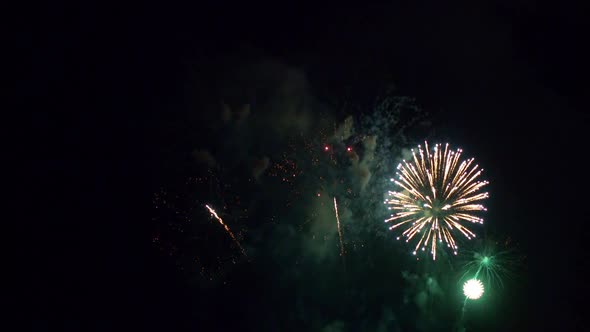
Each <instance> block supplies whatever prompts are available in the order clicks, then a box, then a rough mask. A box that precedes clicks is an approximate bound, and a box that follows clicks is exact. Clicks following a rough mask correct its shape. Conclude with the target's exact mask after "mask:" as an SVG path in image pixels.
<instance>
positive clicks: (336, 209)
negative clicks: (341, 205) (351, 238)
mask: <svg viewBox="0 0 590 332" xmlns="http://www.w3.org/2000/svg"><path fill="white" fill-rule="evenodd" d="M334 211H336V224H337V225H338V237H339V238H340V256H344V243H343V242H342V230H341V229H340V217H338V204H337V203H336V197H334Z"/></svg>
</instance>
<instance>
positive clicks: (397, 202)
mask: <svg viewBox="0 0 590 332" xmlns="http://www.w3.org/2000/svg"><path fill="white" fill-rule="evenodd" d="M461 152H462V150H461V149H458V150H457V151H453V150H450V149H449V144H446V145H445V147H444V149H443V148H442V146H441V144H436V145H435V146H434V152H433V153H432V154H431V151H430V149H429V148H428V143H426V142H425V150H422V147H421V146H418V154H419V156H418V155H417V154H416V151H414V150H412V156H413V161H410V162H407V161H403V163H402V164H400V165H399V166H398V167H397V169H398V172H397V173H396V175H397V178H398V179H397V180H396V179H391V181H392V182H394V183H395V184H396V185H397V186H398V187H400V189H401V190H400V191H390V192H389V193H388V194H389V196H390V198H389V199H387V200H386V201H385V203H386V204H388V205H390V207H389V209H390V210H394V211H396V212H395V213H393V214H392V215H391V217H390V218H389V219H386V220H385V222H391V221H395V222H396V223H395V224H394V225H392V226H391V227H390V228H389V229H394V228H397V227H399V226H402V225H406V226H407V228H406V229H405V230H404V232H403V233H402V235H403V236H404V237H406V242H409V241H410V240H411V239H412V238H414V236H415V235H416V234H420V236H419V241H418V244H417V245H416V247H415V249H414V252H413V253H414V254H416V251H417V250H418V249H419V248H420V247H422V250H423V251H424V250H426V248H427V247H430V254H431V255H432V259H433V260H436V251H437V243H443V241H444V242H445V243H446V244H447V247H449V248H451V249H452V250H453V252H454V254H455V255H456V254H457V249H458V246H457V243H456V241H455V238H454V237H453V231H455V230H456V231H458V232H460V233H461V234H463V236H465V237H466V238H468V239H471V238H473V237H475V236H476V235H475V233H473V232H472V231H471V230H470V229H468V228H467V227H466V226H465V225H463V223H462V222H464V221H468V222H471V223H479V224H483V219H481V218H479V217H477V216H476V215H474V213H475V212H478V211H485V210H486V208H485V207H484V206H483V205H481V204H476V202H477V201H481V200H483V199H485V198H488V193H477V192H478V191H479V190H480V189H481V188H482V187H484V186H485V185H487V184H488V182H487V181H478V180H477V178H478V177H479V176H480V174H481V172H482V171H483V170H482V169H479V168H478V167H479V165H473V161H474V159H473V158H472V159H468V160H464V161H461V160H460V158H461ZM398 239H399V237H398Z"/></svg>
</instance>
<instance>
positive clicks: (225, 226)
mask: <svg viewBox="0 0 590 332" xmlns="http://www.w3.org/2000/svg"><path fill="white" fill-rule="evenodd" d="M205 207H206V208H207V210H209V212H210V213H211V215H212V216H213V217H215V219H217V221H219V223H220V224H221V225H222V226H223V228H225V231H226V232H227V234H229V236H230V237H231V238H232V240H234V242H235V243H236V244H237V245H238V247H239V248H240V250H241V251H242V254H244V256H246V257H248V256H247V255H246V251H245V250H244V248H242V246H241V245H240V242H239V241H238V239H236V237H235V236H234V233H232V231H231V230H230V229H229V227H227V225H226V224H225V223H224V222H223V220H222V219H221V218H220V217H219V216H218V215H217V212H215V210H213V209H212V208H211V207H210V206H209V205H205Z"/></svg>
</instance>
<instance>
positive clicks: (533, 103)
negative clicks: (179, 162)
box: [16, 1, 590, 330]
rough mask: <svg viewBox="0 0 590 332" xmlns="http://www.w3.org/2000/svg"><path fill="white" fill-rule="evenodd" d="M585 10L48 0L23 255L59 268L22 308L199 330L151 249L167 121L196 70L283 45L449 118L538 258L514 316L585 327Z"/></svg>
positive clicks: (40, 28)
mask: <svg viewBox="0 0 590 332" xmlns="http://www.w3.org/2000/svg"><path fill="white" fill-rule="evenodd" d="M584 9H585V8H583V7H582V6H579V5H567V4H565V3H563V4H557V3H535V2H533V1H512V2H510V3H509V4H500V3H499V2H496V3H493V2H489V1H486V2H478V3H477V4H473V3H470V4H464V5H461V6H459V5H453V6H450V5H448V4H442V3H440V4H434V3H432V2H424V1H419V2H411V1H402V2H399V3H394V2H390V3H389V4H381V5H366V6H363V7H360V8H357V7H353V6H346V5H342V4H340V5H338V6H336V5H333V6H326V7H322V6H320V5H316V6H303V5H289V6H283V5H282V4H278V3H277V4H274V5H270V6H255V5H253V4H250V3H245V4H241V5H239V6H230V5H204V4H197V3H194V4H192V5H185V6H172V5H168V6H163V5H162V4H144V3H142V4H137V5H134V6H132V5H123V6H113V7H111V6H107V5H104V4H95V5H90V4H77V5H65V4H50V5H46V6H45V7H44V8H42V9H40V10H39V11H35V12H34V14H31V16H33V17H34V20H33V21H35V22H34V24H31V25H30V26H26V27H23V29H22V30H23V31H22V32H23V34H22V36H23V38H22V39H29V40H30V41H31V44H32V45H33V46H39V47H38V48H37V47H33V48H29V47H27V48H29V49H34V52H31V53H30V56H27V57H26V58H25V60H26V61H27V62H28V65H27V66H25V69H24V71H23V72H24V74H23V77H25V80H23V81H25V83H24V84H23V87H25V88H26V90H27V91H28V92H26V94H25V95H26V98H24V99H23V100H24V101H26V102H29V101H32V102H33V104H34V105H35V106H31V107H34V108H35V109H36V110H37V111H38V112H35V113H36V114H37V115H36V116H35V117H32V118H31V119H28V121H27V122H28V124H30V125H31V128H32V130H33V133H34V135H33V136H34V137H35V138H34V139H32V141H33V145H32V146H34V149H33V148H31V151H32V152H31V153H32V154H34V155H35V158H34V159H36V162H35V163H33V164H31V167H30V168H26V171H27V172H30V173H32V174H34V176H33V177H32V178H33V180H32V181H31V182H32V183H33V185H32V186H31V188H32V189H31V192H27V191H26V190H25V192H26V193H25V195H27V196H28V197H29V200H30V201H31V204H34V205H36V206H37V208H38V209H39V210H40V211H39V212H35V216H36V217H37V218H35V219H39V218H42V217H43V216H47V215H49V216H50V217H49V218H47V217H45V218H44V220H45V222H43V223H42V225H40V226H38V227H36V229H35V230H33V231H31V232H30V234H33V235H31V236H30V237H29V241H30V245H27V248H34V249H30V250H29V249H27V250H25V251H26V252H27V253H30V254H31V255H32V256H33V257H34V256H38V255H39V251H41V252H45V254H44V255H41V256H43V259H41V260H35V261H34V262H35V263H32V264H33V267H32V268H31V269H32V270H33V271H37V273H36V274H39V273H40V271H45V272H43V274H45V273H47V274H46V278H43V280H38V279H36V278H32V277H30V280H29V278H27V281H28V284H29V285H30V286H28V287H25V293H24V294H31V295H32V296H33V297H34V298H35V300H34V301H32V303H30V304H28V305H27V304H25V305H26V306H27V307H28V306H29V305H31V304H32V307H33V308H34V309H35V310H34V311H35V312H37V311H38V312H39V316H38V317H37V316H36V315H37V314H34V313H33V312H32V311H31V312H29V311H26V312H25V313H24V314H23V315H25V316H27V315H32V316H33V317H29V318H28V319H29V320H35V318H36V317H37V318H39V319H37V321H39V322H45V321H49V322H51V323H55V324H57V325H58V326H61V327H62V328H63V329H64V330H68V329H72V330H79V329H80V327H82V330H84V329H85V328H84V327H93V328H97V327H98V329H99V330H118V329H131V330H150V329H154V330H156V329H163V330H174V329H178V328H181V327H183V326H189V325H190V324H188V323H187V322H185V321H183V319H185V317H187V316H189V311H190V310H191V309H190V307H187V305H188V303H189V299H188V298H189V296H188V295H186V294H184V292H185V289H184V288H183V286H182V282H181V281H180V277H179V276H176V275H175V274H174V272H173V269H172V267H171V266H168V265H166V264H167V263H166V262H165V260H162V259H160V258H158V256H157V255H155V254H154V253H153V251H151V249H150V247H149V245H150V244H149V239H150V235H149V232H150V230H149V227H148V222H147V220H149V218H150V214H149V203H150V202H151V193H153V190H154V188H156V187H157V186H158V185H159V184H160V182H161V181H162V177H163V175H162V174H161V172H162V170H163V169H164V165H163V163H162V158H163V155H162V154H160V151H161V149H162V146H163V145H164V146H167V145H166V144H168V142H167V141H166V142H164V143H162V142H163V140H164V141H165V138H163V136H162V133H163V132H165V130H166V129H167V128H164V126H165V124H167V123H171V122H173V120H175V119H178V118H181V117H182V116H183V114H182V112H184V109H183V105H184V103H185V102H186V99H185V98H186V89H187V88H188V87H189V86H190V84H189V82H190V80H191V77H190V76H191V75H192V74H193V72H192V71H191V70H193V69H194V68H201V67H202V66H206V64H209V63H215V62H216V61H217V59H225V58H227V57H237V58H240V57H253V58H255V57H270V58H275V59H277V60H278V61H280V62H282V63H284V64H287V65H289V66H294V67H296V68H300V69H302V70H303V71H304V72H305V73H306V75H307V76H308V78H309V81H310V82H311V85H312V88H313V89H314V92H316V95H317V94H319V95H321V93H322V91H324V90H325V89H326V87H332V86H335V85H340V86H346V85H350V86H355V87H359V86H360V87H361V88H360V89H361V90H363V89H366V91H357V93H358V94H359V95H360V96H368V97H370V96H371V94H372V93H373V91H374V88H376V87H378V86H380V85H383V84H387V83H393V84H394V85H395V86H396V88H397V90H398V91H399V93H400V94H401V95H406V96H411V97H415V98H416V101H417V103H418V104H419V105H420V106H421V107H422V108H424V109H425V110H427V111H428V112H429V113H431V114H432V116H433V121H434V123H437V124H441V128H443V129H441V130H440V132H437V134H438V135H440V137H443V138H449V137H450V138H453V139H454V140H457V141H460V142H461V143H462V144H463V148H464V149H465V150H468V151H477V157H478V160H479V161H480V162H481V163H482V164H483V165H486V169H487V170H488V171H489V173H488V174H489V176H490V180H491V182H492V183H493V185H492V188H491V190H492V192H493V193H494V195H495V196H496V197H495V198H494V200H493V205H494V206H493V208H494V209H503V210H504V211H505V210H509V211H510V214H511V215H512V216H511V217H510V218H509V220H505V221H498V223H499V224H501V225H502V229H504V230H508V231H509V232H511V236H512V237H514V238H518V239H519V242H520V243H521V244H522V246H523V248H524V249H523V250H524V251H525V252H526V254H527V257H528V267H527V271H526V272H524V273H527V274H528V276H529V277H528V281H529V282H528V284H527V285H525V286H523V287H525V289H526V291H525V293H526V294H528V296H529V298H528V299H526V303H528V306H529V308H528V310H526V315H525V316H523V317H522V320H524V323H522V322H521V323H519V324H515V325H514V326H520V327H525V328H530V329H531V330H532V329H533V328H537V327H547V326H551V327H552V328H559V327H562V328H563V329H562V330H575V327H576V326H580V324H581V323H582V316H581V313H580V312H581V307H580V303H582V301H583V300H584V298H585V293H584V292H581V291H580V290H584V289H585V288H587V286H586V285H585V284H583V279H582V277H581V273H582V271H584V268H585V267H586V266H587V258H586V257H587V254H586V252H585V250H584V249H581V248H582V247H583V246H582V243H584V241H585V240H586V235H587V232H586V230H585V228H583V227H582V224H583V223H584V222H585V220H587V217H585V216H584V214H583V213H580V210H583V209H585V202H584V200H583V199H584V198H585V196H584V195H583V194H582V195H580V194H577V192H578V191H579V190H580V189H581V188H583V187H584V185H585V184H586V183H587V180H586V179H585V177H584V176H582V175H580V176H576V175H575V174H580V173H581V172H584V171H585V168H586V167H585V164H584V160H585V159H586V156H585V152H584V151H585V149H584V145H585V144H584V143H586V142H587V139H585V131H584V129H585V127H586V123H587V120H588V115H587V113H586V109H587V105H588V104H587V101H586V96H587V94H588V92H589V91H588V82H587V80H588V79H587V78H588V76H587V74H588V60H587V59H588V58H590V54H588V50H587V46H586V45H585V44H586V43H587V41H586V40H587V39H588V36H587V34H586V32H585V23H586V22H585V21H586V16H587V14H588V11H586V10H584ZM30 35H32V38H29V36H30ZM17 36H18V34H17ZM25 36H26V37H25ZM16 39H17V40H18V39H19V38H16ZM19 44H20V43H19ZM199 66H201V67H199ZM205 71H206V70H205ZM197 72H198V70H197ZM207 75H211V73H207ZM359 82H366V84H360V83H359ZM74 178H75V180H74ZM48 189H49V190H48ZM40 197H44V198H43V199H40ZM39 201H40V202H39ZM490 210H491V209H490ZM41 211H48V213H47V214H46V213H44V212H41ZM36 213H39V215H36ZM502 215H505V213H503V214H502ZM37 223H38V222H35V223H33V224H34V225H37ZM564 228H565V229H564ZM553 239H554V240H553ZM42 248H46V249H42ZM47 248H51V249H47ZM25 265H27V266H30V264H25ZM177 278H178V279H177ZM55 308H60V309H57V310H56V309H55ZM54 312H55V313H54ZM42 324H43V323H42ZM213 330H214V329H213Z"/></svg>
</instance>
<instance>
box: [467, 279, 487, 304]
mask: <svg viewBox="0 0 590 332" xmlns="http://www.w3.org/2000/svg"><path fill="white" fill-rule="evenodd" d="M463 294H465V297H466V298H468V299H470V300H477V299H479V298H480V297H481V296H482V295H483V284H482V283H481V281H479V280H478V279H469V280H467V281H466V282H465V283H464V284H463Z"/></svg>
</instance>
